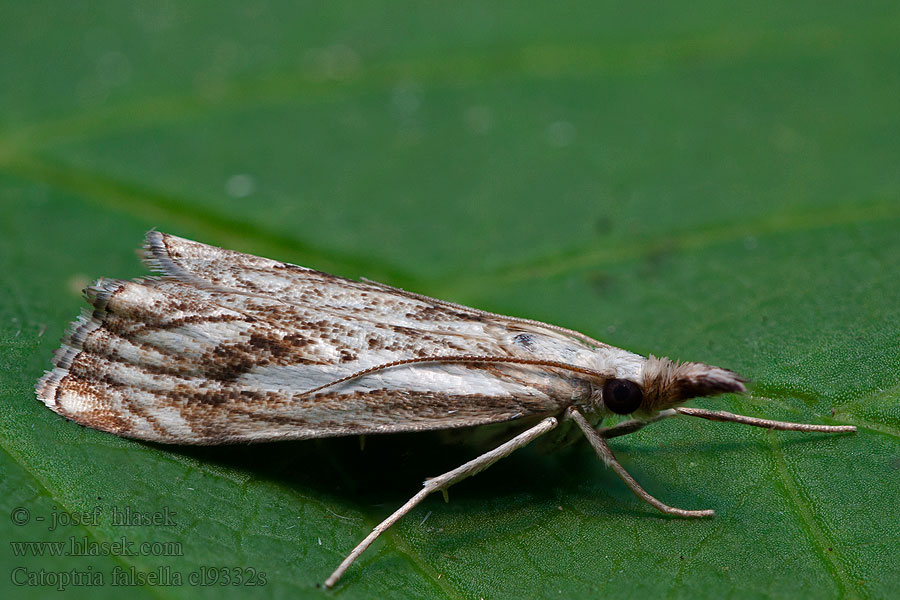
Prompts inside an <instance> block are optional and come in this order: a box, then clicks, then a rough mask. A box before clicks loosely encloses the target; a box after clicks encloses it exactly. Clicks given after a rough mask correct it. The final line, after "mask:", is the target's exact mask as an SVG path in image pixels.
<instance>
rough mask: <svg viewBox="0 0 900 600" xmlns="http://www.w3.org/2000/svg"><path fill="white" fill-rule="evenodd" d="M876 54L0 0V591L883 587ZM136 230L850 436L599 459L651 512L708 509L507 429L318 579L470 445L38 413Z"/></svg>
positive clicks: (617, 25)
mask: <svg viewBox="0 0 900 600" xmlns="http://www.w3.org/2000/svg"><path fill="white" fill-rule="evenodd" d="M898 39H900V8H898V5H897V4H896V3H890V2H880V3H879V2H867V3H863V4H861V5H860V4H858V3H857V4H854V5H853V6H850V5H849V4H847V5H844V4H838V5H835V6H834V7H826V6H823V5H821V4H820V3H812V2H796V3H789V4H784V3H778V2H773V3H769V4H766V5H761V4H759V3H756V4H753V5H748V6H744V7H741V8H735V6H734V5H727V4H725V3H721V4H720V3H716V2H700V3H692V4H690V5H685V4H683V3H679V4H673V5H671V6H670V5H668V4H664V5H661V6H654V7H653V8H652V9H648V8H646V7H643V6H639V5H635V6H630V5H621V4H617V5H611V6H607V7H600V6H598V5H597V4H596V3H594V2H585V3H583V6H581V7H578V8H572V7H569V8H566V9H563V8H562V7H560V6H558V5H556V4H548V5H547V6H542V7H535V6H529V7H527V9H526V8H525V7H514V8H510V9H507V8H502V7H499V6H494V5H491V4H484V3H471V4H469V5H467V6H462V5H458V4H456V5H454V8H449V6H445V5H440V6H439V5H421V4H420V3H410V4H409V5H402V6H401V5H398V4H396V3H392V4H388V5H381V4H376V3H363V2H360V3H356V4H355V5H354V6H353V7H350V6H349V5H347V4H346V3H316V4H314V5H308V6H304V7H303V8H300V7H296V6H294V5H292V4H289V5H286V6H282V5H281V4H280V3H277V2H271V3H266V2H249V3H248V2H232V3H229V2H218V3H214V4H211V5H209V6H207V7H199V6H193V5H184V6H182V4H179V3H174V4H169V5H164V6H161V5H158V4H157V3H141V4H138V5H133V4H132V3H117V2H107V3H105V4H99V3H92V4H91V5H90V7H85V6H82V5H80V4H68V3H22V4H20V5H13V6H7V7H5V10H4V18H3V19H2V23H0V81H3V82H4V85H2V86H0V107H2V108H0V207H2V210H3V214H4V216H5V218H4V219H3V220H2V222H0V282H2V287H0V289H2V291H3V293H2V294H0V357H2V360H0V369H2V370H0V397H2V402H3V408H2V424H0V499H2V500H0V502H2V507H0V508H2V513H0V514H2V515H9V518H6V517H5V516H4V518H3V521H2V522H3V525H2V531H3V537H4V539H5V540H7V543H8V546H7V545H5V546H4V547H3V548H2V549H0V576H2V580H3V582H4V583H3V584H2V585H3V586H4V587H5V589H7V592H8V593H7V594H5V596H6V597H12V596H11V595H10V593H9V592H13V593H15V596H16V597H45V596H46V595H47V594H49V593H52V592H53V591H54V590H55V589H56V588H66V589H67V590H68V591H69V595H70V596H71V597H91V598H96V597H121V595H122V593H123V592H124V593H127V594H131V595H133V597H134V598H145V597H146V598H188V597H190V598H195V597H200V598H203V597H210V598H212V597H220V596H222V595H223V594H226V595H229V596H235V597H237V596H238V595H244V594H246V593H248V592H250V593H257V594H261V595H264V596H267V597H291V598H296V597H304V596H309V597H327V596H340V597H342V598H356V597H361V598H368V597H429V598H435V597H437V598H440V597H453V598H456V597H464V598H478V597H491V598H522V597H550V596H551V595H552V596H554V597H580V596H591V597H605V598H631V597H647V596H650V597H670V598H687V597H690V598H722V597H790V598H798V597H799V598H845V597H851V598H852V597H858V598H886V597H891V596H893V595H895V594H896V590H897V588H898V586H900V575H898V570H897V564H898V560H900V550H898V525H897V524H898V522H900V520H898V519H900V510H898V505H897V498H898V496H900V402H898V400H900V277H898V273H900V235H898V232H900V195H898V192H897V190H898V189H900V169H898V168H897V165H898V164H900V137H898V136H897V132H898V131H900V112H898V111H897V110H896V102H897V98H898V97H900V79H898V78H897V76H896V68H897V65H898V64H900V44H898V42H897V40H898ZM151 227H156V228H158V229H160V230H162V231H169V232H172V233H175V234H179V235H184V236H186V237H190V238H194V239H198V240H201V241H204V242H208V243H213V244H218V245H222V246H226V247H230V248H234V249H238V250H242V251H247V252H252V253H255V254H261V255H266V256H271V257H274V258H279V259H283V260H288V261H291V262H295V263H299V264H303V265H308V266H311V267H315V268H319V269H323V270H327V271H332V272H336V273H339V274H341V275H345V276H349V277H360V276H365V277H369V278H373V279H377V280H381V281H384V282H385V283H389V284H393V285H400V286H403V287H406V288H408V289H411V290H414V291H417V292H421V293H426V294H429V295H434V296H439V297H442V298H446V299H448V300H453V301H457V302H464V303H467V304H471V305H474V306H478V307H481V308H485V309H488V310H493V311H499V312H503V313H507V314H514V315H519V316H524V317H529V318H537V319H541V320H545V321H548V322H552V323H557V324H560V325H566V326H570V327H574V328H577V329H579V330H582V331H584V332H586V333H588V334H590V335H593V336H596V337H599V338H601V339H604V340H606V341H609V342H610V343H613V344H615V345H618V346H621V347H624V348H628V349H631V350H635V351H639V352H642V353H651V352H652V353H654V354H657V355H665V356H670V357H673V358H678V359H685V360H700V361H704V362H709V363H712V364H718V365H722V366H725V367H729V368H732V369H734V370H736V371H738V372H740V373H742V374H745V375H747V376H749V377H750V378H751V379H752V380H753V392H752V394H751V395H748V396H743V397H737V396H727V397H724V398H721V399H709V400H699V401H697V402H696V404H697V405H700V406H708V407H714V408H718V407H721V408H724V409H726V410H732V411H734V412H740V413H743V414H749V415H754V416H761V417H767V418H775V419H785V420H791V421H798V422H815V423H831V424H853V425H856V426H858V427H859V432H858V433H857V434H855V435H842V436H829V435H823V434H810V435H804V434H798V433H789V432H765V431H759V430H754V429H750V428H746V427H741V426H738V425H732V424H718V423H710V422H705V421H699V420H695V421H692V420H689V419H673V420H670V421H668V422H662V423H659V424H656V425H654V426H652V427H648V428H647V429H645V430H643V431H641V432H639V433H637V434H635V435H633V436H628V437H625V438H618V439H616V440H614V444H613V448H614V450H615V451H616V452H617V454H618V456H619V458H620V460H621V462H622V463H623V465H624V466H625V467H626V468H627V469H628V470H629V471H630V472H631V473H632V474H633V475H634V476H635V477H636V478H637V479H638V481H640V482H641V483H642V484H643V485H644V486H645V487H646V488H647V489H648V491H650V492H651V493H652V494H654V495H656V496H657V497H659V498H660V499H662V500H663V501H665V502H667V503H669V504H672V505H675V506H680V507H684V508H712V509H715V510H716V513H717V516H716V517H715V518H713V519H706V520H698V521H689V520H680V519H675V518H668V517H664V516H661V515H660V514H657V513H656V512H654V510H653V509H651V508H649V507H648V506H646V505H644V504H642V503H640V502H639V501H638V500H637V499H636V498H635V497H634V496H633V495H632V494H631V493H630V492H629V491H628V490H627V488H625V487H624V486H623V485H622V484H621V483H620V482H619V481H618V480H617V479H616V478H615V477H614V475H612V474H611V473H610V472H609V471H608V470H606V469H605V468H604V466H603V465H602V464H601V463H599V461H598V460H597V459H596V457H595V456H594V455H593V453H592V451H591V450H590V448H588V447H587V445H586V444H582V445H579V446H577V447H574V448H572V449H570V450H568V451H566V452H562V453H557V454H542V453H541V452H540V451H539V449H536V448H535V449H532V448H526V449H524V450H522V451H519V452H517V453H516V454H515V455H513V456H512V457H510V458H508V459H505V460H504V461H501V462H499V463H497V464H496V465H494V466H493V467H491V469H490V470H488V471H486V472H484V473H483V474H481V475H479V476H477V477H474V478H471V479H469V480H467V481H465V482H462V483H461V484H459V485H457V486H455V487H454V488H452V489H451V491H450V500H451V501H450V503H449V504H445V503H444V502H443V501H442V500H441V498H440V497H434V498H430V499H428V500H427V501H426V502H425V503H423V504H422V505H421V506H420V507H418V508H416V509H415V510H414V511H412V513H411V514H409V515H408V516H407V517H405V518H404V519H402V520H401V521H400V522H399V523H398V524H397V525H396V526H395V527H394V528H393V529H391V530H390V531H389V533H387V534H386V535H385V536H383V537H382V539H380V540H379V541H377V542H376V543H375V544H374V546H373V547H372V548H370V549H369V550H368V551H367V552H366V553H365V554H364V555H363V556H362V558H361V559H360V560H359V561H358V562H357V563H356V564H355V565H353V567H352V568H351V569H350V570H349V571H348V572H347V574H346V576H345V578H344V579H343V580H342V581H341V582H340V583H339V586H338V587H337V588H336V589H335V590H334V591H331V592H325V591H322V590H318V589H316V583H317V582H321V581H323V580H324V578H325V577H327V575H328V574H329V573H330V572H331V570H332V569H333V568H334V567H335V566H337V564H338V562H339V561H340V560H341V558H342V557H343V556H344V555H346V553H347V552H348V551H349V550H350V549H351V548H352V547H353V546H354V545H355V544H356V543H357V542H358V541H359V540H361V539H362V537H363V536H364V535H365V534H366V533H367V532H368V531H369V530H370V529H371V527H372V526H373V525H374V524H376V523H377V522H378V521H380V520H381V519H382V518H384V517H385V516H387V515H388V514H390V512H392V511H393V510H394V509H395V508H396V507H398V506H399V505H400V504H402V503H403V502H404V501H405V500H406V499H407V498H408V497H409V496H411V495H412V494H413V493H415V491H417V489H418V487H419V485H420V484H421V481H422V480H423V478H424V477H426V476H433V475H437V474H439V473H441V472H443V471H445V470H448V469H450V468H453V467H455V466H457V465H458V464H460V463H462V462H463V461H465V460H467V459H469V458H471V457H472V456H474V455H475V453H476V452H477V450H476V449H474V448H471V447H468V446H465V445H463V446H454V445H444V444H440V443H438V440H436V439H435V437H434V436H416V435H404V436H388V437H380V438H379V437H374V438H369V439H368V440H367V441H366V446H365V449H364V450H360V448H359V443H358V441H357V440H356V439H338V440H329V441H310V442H303V443H283V444H271V445H264V446H251V447H247V446H240V447H227V448H189V447H168V446H159V445H153V444H144V443H140V442H135V441H131V440H126V439H120V438H117V437H114V436H112V435H109V434H105V433H100V432H97V431H93V430H88V429H84V428H81V427H79V426H77V425H75V424H73V423H71V422H67V421H65V420H64V419H62V418H60V417H58V416H57V415H55V414H53V413H52V412H50V411H49V410H47V409H46V408H44V407H43V406H42V405H41V404H40V403H38V402H37V401H36V400H35V398H34V393H33V390H32V386H33V384H34V381H35V380H36V379H37V378H38V377H39V376H40V374H41V373H42V372H43V370H44V369H46V368H48V367H49V365H50V359H51V356H52V352H53V351H54V349H55V348H56V347H57V345H58V343H57V340H58V339H59V337H60V336H61V335H62V333H63V331H64V329H65V327H66V325H67V323H68V322H70V321H71V320H72V319H73V318H74V317H75V316H76V315H77V313H78V310H80V309H81V308H82V307H84V306H85V305H84V302H83V301H82V300H80V298H79V291H80V289H81V288H82V287H83V286H84V285H85V284H86V283H88V282H89V281H90V280H91V279H93V278H95V277H98V276H101V275H102V276H114V277H135V276H139V275H141V274H142V273H144V271H143V269H142V267H141V266H140V265H139V264H138V262H137V261H136V260H135V259H134V253H133V249H134V248H135V247H137V246H138V245H139V244H140V242H141V239H142V235H143V233H144V231H146V230H147V229H149V228H151ZM126 509H127V510H128V511H131V514H132V515H134V514H138V515H140V516H143V517H147V518H151V517H153V515H157V517H158V518H159V519H161V520H162V521H163V522H161V523H152V524H151V523H131V524H126V525H117V524H115V523H114V521H113V519H114V517H115V515H116V514H120V515H123V514H125V511H126ZM54 515H56V518H57V519H59V518H60V516H62V519H63V520H62V524H60V525H59V526H58V527H56V528H53V527H52V525H53V523H54ZM40 519H43V520H40ZM67 519H68V520H67ZM72 519H74V520H77V521H78V523H72V522H71V520H72ZM166 520H168V523H166ZM24 542H40V543H44V542H47V543H60V544H62V545H61V546H59V547H57V546H53V545H48V544H44V545H39V546H34V545H32V546H28V545H23V543H24ZM123 542H124V547H116V546H115V544H116V543H119V544H122V543H123ZM72 544H74V545H78V544H81V546H80V548H81V549H89V548H92V549H93V550H94V551H95V552H94V555H88V556H74V555H73V552H72V550H73V549H75V550H77V549H78V548H74V547H73V546H71V545H72ZM104 544H105V545H104ZM141 544H150V545H149V546H146V547H143V548H142V547H141ZM38 548H41V549H43V551H44V552H45V554H44V555H43V556H34V555H33V553H34V552H36V551H37V549H38ZM104 548H106V552H103V549H104ZM57 550H59V553H60V554H59V555H54V554H53V552H56V551H57ZM29 552H30V553H31V554H29ZM23 553H24V554H23ZM221 569H226V571H225V572H224V573H223V572H222V571H221ZM147 574H150V575H152V576H153V577H156V578H157V579H156V580H154V581H150V582H149V583H147V584H145V585H130V584H132V583H140V581H138V580H137V579H135V578H136V577H138V576H139V575H140V576H146V575H147ZM176 575H177V576H179V577H180V578H181V579H180V580H176ZM226 575H227V576H228V577H229V578H230V579H229V585H222V582H223V581H224V577H225V576H226ZM236 576H240V577H242V578H243V580H242V583H255V584H259V585H253V586H250V585H231V584H233V583H234V578H235V577H236ZM214 577H218V579H214ZM100 579H102V582H101V581H99V580H100Z"/></svg>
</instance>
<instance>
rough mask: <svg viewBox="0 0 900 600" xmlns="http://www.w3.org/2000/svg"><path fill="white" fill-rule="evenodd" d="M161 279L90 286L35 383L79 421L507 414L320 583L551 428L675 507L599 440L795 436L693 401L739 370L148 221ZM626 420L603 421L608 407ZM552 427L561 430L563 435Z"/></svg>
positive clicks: (494, 417) (145, 431)
mask: <svg viewBox="0 0 900 600" xmlns="http://www.w3.org/2000/svg"><path fill="white" fill-rule="evenodd" d="M143 256H144V261H145V263H146V264H147V266H148V267H149V268H150V269H151V270H153V271H156V272H158V273H159V275H158V276H152V277H144V278H140V279H135V280H132V281H125V280H121V279H107V278H101V279H99V280H97V281H96V282H95V283H93V284H92V285H90V286H89V287H88V288H87V289H86V290H85V292H84V293H85V297H86V299H87V301H88V302H89V303H90V305H91V306H92V309H93V310H92V311H90V312H87V311H86V312H84V314H82V316H81V317H80V318H79V319H78V320H77V321H75V322H74V323H73V324H72V325H71V327H70V329H69V330H68V332H67V333H66V335H65V337H64V338H63V342H62V347H61V348H60V349H59V350H58V351H57V352H56V354H55V356H54V358H53V364H54V368H53V370H51V371H48V372H46V373H45V374H44V376H43V377H42V378H41V379H40V380H39V381H38V382H37V384H36V386H35V387H36V391H37V397H38V398H39V399H40V400H41V402H43V403H44V404H46V405H47V406H48V407H49V408H50V409H51V410H53V411H55V412H57V413H59V414H60V415H63V416H64V417H66V418H68V419H71V420H73V421H75V422H77V423H80V424H82V425H85V426H87V427H92V428H95V429H99V430H102V431H108V432H111V433H114V434H116V435H120V436H125V437H130V438H137V439H142V440H149V441H152V442H162V443H168V444H232V443H245V442H268V441H276V440H300V439H310V438H324V437H329V436H347V435H362V434H383V433H393V432H409V431H427V430H446V429H455V428H472V427H475V426H478V425H488V424H495V423H503V422H513V423H515V424H519V425H521V428H522V429H524V431H522V433H519V434H518V435H516V436H515V437H513V438H512V439H510V440H509V441H507V442H505V443H503V444H500V445H499V446H498V447H496V448H494V449H493V450H490V451H488V452H486V453H484V454H483V455H481V456H479V457H477V458H475V459H473V460H471V461H469V462H467V463H465V464H463V465H462V466H460V467H458V468H456V469H453V470H452V471H449V472H447V473H444V474H442V475H439V476H437V477H433V478H431V479H428V480H426V481H425V483H424V485H423V488H422V489H421V490H420V491H419V492H418V493H417V494H415V495H414V496H413V497H412V498H411V499H410V500H409V501H408V502H407V503H406V504H404V505H403V506H402V507H401V508H399V509H398V510H397V511H396V512H394V513H393V514H392V515H391V516H389V517H388V518H387V519H385V520H384V521H383V522H382V523H381V524H379V525H378V526H377V527H375V529H374V530H373V531H372V533H370V534H369V535H368V536H367V537H366V538H365V539H364V540H363V541H362V542H361V543H360V544H359V545H358V546H357V547H356V548H354V549H353V550H352V551H351V552H350V554H349V555H348V556H347V557H346V558H345V559H344V561H343V562H342V563H341V564H340V565H339V566H338V568H337V569H336V570H335V571H334V573H333V574H332V575H331V576H330V577H329V578H328V579H327V580H326V581H325V585H326V587H331V586H333V585H334V584H335V583H336V582H337V581H338V579H339V578H340V577H341V575H342V574H343V573H344V572H345V571H346V569H347V568H348V567H349V566H350V564H351V563H352V562H353V561H354V560H355V559H356V558H357V557H358V556H359V555H360V554H361V553H362V552H363V551H364V550H365V549H366V548H367V547H368V546H369V545H370V544H371V543H372V542H373V541H374V540H375V539H376V538H377V537H378V536H379V535H380V534H381V533H382V532H384V531H385V530H386V529H387V528H388V527H390V526H391V525H392V524H393V523H394V522H396V521H397V520H398V519H399V518H400V517H402V516H403V515H404V514H406V513H407V512H409V511H410V510H411V509H412V508H413V507H415V506H416V505H417V504H419V503H420V502H421V501H422V500H423V499H424V498H425V497H427V496H428V495H429V494H431V493H433V492H436V491H438V490H441V491H443V492H444V493H446V489H447V488H448V487H449V486H451V485H453V484H454V483H457V482H459V481H460V480H462V479H465V478H466V477H469V476H471V475H474V474H476V473H478V472H479V471H482V470H484V469H486V468H487V467H489V466H490V465H491V464H493V463H494V462H495V461H497V460H499V459H501V458H503V457H505V456H507V455H509V454H510V453H512V452H513V451H515V450H516V449H518V448H521V447H523V446H525V445H526V444H528V443H530V442H532V441H533V440H535V439H537V438H539V437H541V436H543V435H545V434H547V433H548V432H550V431H551V430H554V429H556V428H557V427H559V426H560V425H564V426H565V427H568V428H574V430H576V431H577V430H579V429H580V430H581V432H583V434H584V435H585V436H586V437H587V439H588V441H589V442H590V444H591V445H592V446H593V448H594V449H595V450H596V452H597V454H598V455H599V457H600V458H601V459H602V460H603V461H604V462H605V463H606V465H608V466H609V467H610V468H612V469H613V471H614V472H615V473H616V475H618V476H619V477H620V478H621V479H622V480H623V481H624V482H625V484H626V485H627V486H628V487H629V488H630V489H631V490H632V491H633V492H634V493H635V494H636V495H637V496H638V497H639V498H640V499H641V500H644V501H645V502H647V503H649V504H650V505H652V506H654V507H655V508H657V509H658V510H660V511H662V512H664V513H667V514H671V515H677V516H681V517H707V516H711V515H712V514H713V511H711V510H687V509H681V508H675V507H671V506H668V505H666V504H664V503H662V502H661V501H659V500H657V499H656V498H654V497H653V496H651V495H650V494H649V493H647V492H646V491H645V490H644V489H643V488H642V487H641V486H640V485H639V484H638V483H637V482H636V481H635V480H634V479H633V478H632V477H631V475H629V474H628V473H627V472H626V471H625V469H624V468H623V467H622V466H621V465H620V464H619V462H618V461H617V460H616V458H615V456H614V455H613V453H612V451H611V450H610V448H609V445H608V444H607V442H606V440H607V439H609V438H613V437H616V436H620V435H626V434H630V433H634V432H635V431H638V430H639V429H641V428H643V427H644V426H646V425H648V424H650V423H653V422H655V421H659V420H661V419H666V418H670V417H675V416H686V417H700V418H703V419H711V420H713V421H729V422H734V423H743V424H746V425H753V426H756V427H765V428H769V429H780V430H792V431H807V432H810V431H818V432H831V433H838V432H853V431H855V430H856V429H855V427H852V426H829V425H810V424H798V423H787V422H781V421H770V420H767V419H759V418H753V417H746V416H741V415H735V414H731V413H727V412H721V411H712V410H704V409H699V408H687V407H683V406H681V404H682V403H684V402H685V401H687V400H689V399H691V398H695V397H700V396H711V395H716V394H722V393H728V392H744V391H745V386H744V383H745V382H746V380H745V379H744V378H742V377H741V376H739V375H737V374H736V373H733V372H732V371H729V370H727V369H723V368H720V367H714V366H710V365H706V364H703V363H698V362H681V363H679V362H674V361H671V360H669V359H667V358H656V357H654V356H649V357H643V356H639V355H637V354H633V353H631V352H628V351H626V350H622V349H620V348H616V347H613V346H610V345H608V344H605V343H603V342H600V341H598V340H595V339H593V338H591V337H588V336H587V335H584V334H582V333H579V332H577V331H573V330H570V329H566V328H564V327H558V326H555V325H548V324H546V323H541V322H538V321H532V320H529V319H522V318H517V317H509V316H504V315H499V314H494V313H490V312H486V311H482V310H478V309H474V308H469V307H467V306H462V305H460V304H454V303H452V302H445V301H443V300H437V299H434V298H429V297H427V296H422V295H420V294H415V293H412V292H407V291H404V290H401V289H399V288H395V287H391V286H388V285H383V284H380V283H376V282H374V281H369V280H362V281H353V280H349V279H344V278H342V277H337V276H334V275H329V274H327V273H323V272H320V271H316V270H313V269H308V268H305V267H299V266H297V265H292V264H289V263H285V262H280V261H276V260H269V259H266V258H261V257H258V256H252V255H249V254H242V253H240V252H235V251H231V250H225V249H222V248H217V247H214V246H208V245H206V244H201V243H198V242H194V241H190V240H186V239H183V238H179V237H176V236H173V235H168V234H165V233H161V232H159V231H155V230H152V231H150V232H149V233H148V234H147V236H146V241H145V244H144V247H143ZM614 415H625V416H630V418H628V419H627V420H624V421H620V422H618V423H617V424H614V425H612V426H609V427H600V426H599V425H600V424H602V421H603V420H604V418H606V417H611V416H614ZM560 429H563V427H560Z"/></svg>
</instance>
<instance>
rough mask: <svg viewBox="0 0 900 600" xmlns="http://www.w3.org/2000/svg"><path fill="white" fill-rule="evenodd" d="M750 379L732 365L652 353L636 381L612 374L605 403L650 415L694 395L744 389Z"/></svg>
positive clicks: (617, 410)
mask: <svg viewBox="0 0 900 600" xmlns="http://www.w3.org/2000/svg"><path fill="white" fill-rule="evenodd" d="M746 381H747V380H746V379H744V378H743V377H741V376H740V375H738V374H737V373H734V372H732V371H729V370H728V369H722V368H720V367H714V366H711V365H706V364H703V363H696V362H683V363H679V362H674V361H671V360H669V359H668V358H657V357H655V356H652V355H651V356H650V357H649V358H648V359H647V360H646V361H645V362H644V364H643V367H642V369H641V373H640V376H639V377H638V378H637V379H636V380H634V381H632V380H631V379H624V378H621V379H620V378H609V379H607V380H605V381H604V383H603V388H602V391H601V399H602V401H603V405H604V406H605V407H606V408H607V409H608V410H609V411H611V412H613V413H616V414H618V415H630V414H633V413H636V416H639V417H649V416H652V415H655V414H656V413H657V412H659V411H661V410H666V409H668V408H672V407H673V406H676V405H678V404H681V403H683V402H686V401H688V400H690V399H691V398H699V397H702V396H715V395H717V394H725V393H728V392H744V391H746V388H745V387H744V383H745V382H746Z"/></svg>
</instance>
